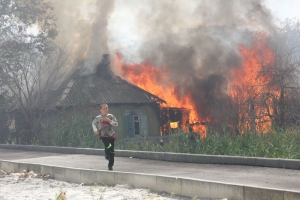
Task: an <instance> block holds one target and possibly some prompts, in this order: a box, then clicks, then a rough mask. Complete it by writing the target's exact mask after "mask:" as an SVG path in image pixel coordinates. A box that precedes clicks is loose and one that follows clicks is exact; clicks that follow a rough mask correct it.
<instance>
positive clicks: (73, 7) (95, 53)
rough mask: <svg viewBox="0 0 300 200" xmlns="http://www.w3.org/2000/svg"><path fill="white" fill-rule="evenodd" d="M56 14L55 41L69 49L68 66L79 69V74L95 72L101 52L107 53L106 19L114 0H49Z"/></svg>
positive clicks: (107, 19) (112, 7)
mask: <svg viewBox="0 0 300 200" xmlns="http://www.w3.org/2000/svg"><path fill="white" fill-rule="evenodd" d="M51 1H52V2H53V4H54V7H55V10H54V15H55V16H56V17H57V20H58V21H57V26H58V29H59V34H58V38H57V42H58V43H59V44H60V45H62V46H67V47H69V49H70V54H71V56H72V60H73V61H74V60H77V62H76V64H74V63H73V62H70V66H69V68H71V71H72V69H75V68H81V75H89V74H93V73H95V72H96V66H97V65H98V64H99V63H100V61H101V59H102V55H103V54H107V53H108V52H109V49H108V46H107V40H108V31H107V26H108V21H109V17H110V14H111V13H112V12H113V9H114V0H101V1H99V0H51Z"/></svg>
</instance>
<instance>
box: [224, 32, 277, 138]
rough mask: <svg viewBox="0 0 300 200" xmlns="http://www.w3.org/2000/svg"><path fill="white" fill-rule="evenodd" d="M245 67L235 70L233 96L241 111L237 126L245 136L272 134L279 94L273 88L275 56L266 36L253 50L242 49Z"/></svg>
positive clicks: (256, 43)
mask: <svg viewBox="0 0 300 200" xmlns="http://www.w3.org/2000/svg"><path fill="white" fill-rule="evenodd" d="M239 50H240V54H241V56H242V59H243V64H242V67H240V68H236V69H234V70H232V79H231V85H230V90H229V96H230V97H231V98H232V99H233V101H234V103H235V104H236V105H238V106H239V108H238V114H239V117H238V122H237V123H238V124H237V126H238V127H239V129H240V130H241V132H243V131H244V130H251V131H254V132H255V131H256V132H264V133H265V132H268V131H269V129H270V127H271V123H272V119H271V116H272V115H273V112H274V105H272V104H273V98H274V97H275V98H276V96H277V94H278V92H277V90H276V89H274V88H272V87H271V85H270V82H271V81H272V74H273V73H274V69H273V62H274V54H273V51H272V49H271V48H270V47H269V46H268V44H267V41H266V36H265V35H264V34H260V35H259V36H257V38H255V43H254V45H253V46H252V47H250V48H246V47H244V46H240V48H239Z"/></svg>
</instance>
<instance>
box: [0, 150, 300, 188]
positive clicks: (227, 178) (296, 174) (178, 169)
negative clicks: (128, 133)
mask: <svg viewBox="0 0 300 200" xmlns="http://www.w3.org/2000/svg"><path fill="white" fill-rule="evenodd" d="M116 156H117V155H116ZM0 160H10V161H14V162H22V163H34V164H44V165H55V166H60V167H71V168H82V169H94V170H107V164H108V161H107V160H105V158H104V156H94V155H82V154H80V155H79V154H56V153H45V152H31V151H23V150H13V149H1V148H0ZM114 171H121V172H133V173H145V174H154V175H164V176H175V177H181V178H193V179H199V180H207V181H216V182H222V183H228V184H238V185H245V186H253V187H263V188H272V189H283V190H293V191H299V192H300V171H299V170H289V169H277V168H267V167H252V166H239V165H212V164H210V165H204V164H193V163H179V162H165V161H157V160H144V159H135V158H124V157H115V166H114Z"/></svg>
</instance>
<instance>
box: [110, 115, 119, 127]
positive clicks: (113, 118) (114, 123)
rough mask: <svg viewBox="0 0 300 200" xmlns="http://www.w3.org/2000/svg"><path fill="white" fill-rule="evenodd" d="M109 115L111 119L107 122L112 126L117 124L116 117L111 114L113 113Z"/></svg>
mask: <svg viewBox="0 0 300 200" xmlns="http://www.w3.org/2000/svg"><path fill="white" fill-rule="evenodd" d="M111 117H112V119H111V120H110V122H109V123H110V124H111V125H112V126H118V121H117V118H116V117H115V116H113V115H111Z"/></svg>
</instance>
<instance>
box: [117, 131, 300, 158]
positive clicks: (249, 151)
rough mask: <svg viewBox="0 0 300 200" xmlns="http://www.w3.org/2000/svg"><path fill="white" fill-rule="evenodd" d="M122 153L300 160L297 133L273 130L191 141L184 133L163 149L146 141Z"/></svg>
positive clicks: (132, 145)
mask: <svg viewBox="0 0 300 200" xmlns="http://www.w3.org/2000/svg"><path fill="white" fill-rule="evenodd" d="M119 148H121V149H127V150H141V151H164V152H176V153H191V154H210V155H232V156H250V157H267V158H289V159H300V131H299V130H286V131H282V130H273V131H272V132H270V133H268V134H251V133H245V134H244V135H238V136H234V137H233V136H231V135H230V134H224V135H220V134H219V133H211V134H208V135H207V137H206V138H204V139H202V140H200V139H199V138H195V139H192V138H191V137H190V135H189V134H187V133H180V134H176V135H172V136H171V139H170V140H169V141H166V142H165V144H164V145H163V146H161V145H158V144H150V143H149V142H147V141H145V142H143V143H140V144H134V143H129V144H127V145H124V146H120V147H119Z"/></svg>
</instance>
